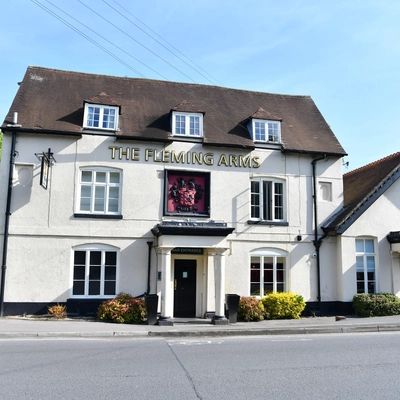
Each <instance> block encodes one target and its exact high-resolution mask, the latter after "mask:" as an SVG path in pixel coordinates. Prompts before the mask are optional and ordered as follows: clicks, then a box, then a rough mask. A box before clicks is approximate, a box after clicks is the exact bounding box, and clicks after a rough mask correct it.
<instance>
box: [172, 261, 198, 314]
mask: <svg viewBox="0 0 400 400" xmlns="http://www.w3.org/2000/svg"><path fill="white" fill-rule="evenodd" d="M174 289H175V290H174V317H187V318H194V317H195V316H196V260H175V274H174Z"/></svg>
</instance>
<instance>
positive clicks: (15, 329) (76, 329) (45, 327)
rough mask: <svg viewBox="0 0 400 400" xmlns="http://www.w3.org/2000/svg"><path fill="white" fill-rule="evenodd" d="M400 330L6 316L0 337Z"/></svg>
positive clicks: (396, 325) (356, 321) (316, 323)
mask: <svg viewBox="0 0 400 400" xmlns="http://www.w3.org/2000/svg"><path fill="white" fill-rule="evenodd" d="M385 331H400V315H396V316H390V317H372V318H358V317H354V316H348V317H346V318H344V317H310V318H301V319H298V320H274V321H261V322H237V323H234V324H229V325H213V324H212V323H211V320H210V319H175V320H174V325H173V326H158V325H145V324H143V325H127V324H113V323H106V322H99V321H96V320H90V319H79V318H67V319H63V320H54V319H51V318H43V317H42V318H31V317H4V318H0V339H7V338H33V337H36V338H46V337H47V338H48V337H64V338H68V337H87V338H89V337H91V338H94V337H118V338H121V337H130V338H132V337H215V336H243V335H291V334H316V333H355V332H385Z"/></svg>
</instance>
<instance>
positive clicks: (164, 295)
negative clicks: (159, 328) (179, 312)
mask: <svg viewBox="0 0 400 400" xmlns="http://www.w3.org/2000/svg"><path fill="white" fill-rule="evenodd" d="M171 250H172V247H167V248H161V249H160V255H161V316H160V319H159V320H158V325H173V321H172V315H173V297H172V296H173V291H172V279H171Z"/></svg>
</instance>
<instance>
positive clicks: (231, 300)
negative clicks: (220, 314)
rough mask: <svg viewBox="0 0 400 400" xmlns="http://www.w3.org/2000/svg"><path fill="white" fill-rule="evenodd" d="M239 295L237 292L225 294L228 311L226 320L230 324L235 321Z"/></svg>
mask: <svg viewBox="0 0 400 400" xmlns="http://www.w3.org/2000/svg"><path fill="white" fill-rule="evenodd" d="M239 300H240V296H239V295H238V294H227V295H226V300H225V303H226V309H227V311H228V315H227V317H228V320H229V323H230V324H235V323H236V322H237V316H238V309H239Z"/></svg>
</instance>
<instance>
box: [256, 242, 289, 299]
mask: <svg viewBox="0 0 400 400" xmlns="http://www.w3.org/2000/svg"><path fill="white" fill-rule="evenodd" d="M263 253H264V254H253V255H251V257H250V294H251V295H252V296H260V297H264V296H266V295H267V294H268V293H276V292H284V291H285V290H286V279H285V276H286V257H285V255H284V254H282V253H281V252H277V251H268V250H267V251H264V252H263Z"/></svg>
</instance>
